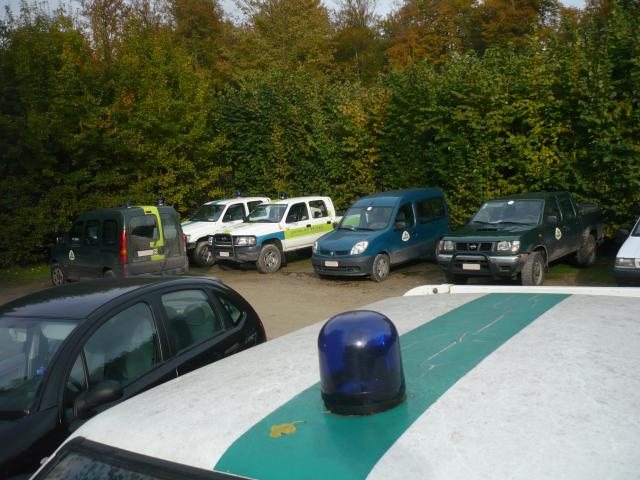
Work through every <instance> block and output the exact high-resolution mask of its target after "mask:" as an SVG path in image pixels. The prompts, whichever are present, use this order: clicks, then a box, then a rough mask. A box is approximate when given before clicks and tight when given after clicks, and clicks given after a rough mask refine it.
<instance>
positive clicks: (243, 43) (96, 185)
mask: <svg viewBox="0 0 640 480" xmlns="http://www.w3.org/2000/svg"><path fill="white" fill-rule="evenodd" d="M238 5H239V8H240V9H241V11H242V12H243V20H242V21H237V22H231V21H230V20H229V19H228V18H226V17H225V16H224V15H223V12H222V10H221V8H220V5H219V4H218V3H217V0H163V1H150V0H131V1H124V0H84V1H83V3H82V8H81V11H79V12H75V13H69V12H67V11H65V10H62V9H59V10H57V11H55V12H53V13H48V12H45V11H43V9H42V8H40V7H38V6H37V5H28V4H23V5H22V8H21V10H20V12H18V13H7V14H6V15H5V18H4V20H3V21H2V22H1V23H0V159H1V160H0V162H1V163H0V195H1V197H2V198H1V201H0V223H1V224H2V226H3V228H2V235H0V266H6V265H11V264H15V263H28V262H32V261H36V260H39V259H42V258H46V256H47V252H48V247H49V246H50V245H51V243H52V242H53V241H54V238H55V236H56V234H58V233H60V232H62V231H65V230H66V229H67V228H68V226H69V225H70V222H71V220H72V219H73V217H74V216H75V215H77V214H78V213H80V212H82V211H85V210H88V209H92V208H98V207H109V206H119V205H122V204H124V203H125V202H127V201H132V202H133V203H151V202H154V203H155V201H156V200H157V199H158V198H163V199H164V200H165V203H167V204H171V205H173V206H175V208H176V209H177V210H178V212H179V213H180V214H181V215H182V216H183V217H186V216H188V214H189V213H190V212H192V211H193V210H194V209H195V208H196V207H197V206H198V205H200V204H201V203H203V202H204V201H207V200H211V199H214V198H220V197H229V196H233V195H234V192H236V191H237V190H240V191H242V193H243V194H245V195H249V194H268V195H271V196H276V195H277V193H278V192H287V193H288V194H289V195H290V196H293V195H298V194H326V195H330V196H332V197H333V199H334V202H335V203H336V204H337V206H338V207H339V208H344V207H346V206H347V205H348V204H349V203H350V202H352V201H353V200H355V199H357V198H358V197H360V196H363V195H365V194H369V193H372V192H376V191H380V190H386V189H393V188H405V187H413V186H437V187H440V188H442V189H443V190H444V191H445V194H446V196H447V200H448V203H449V205H450V210H451V215H452V220H453V224H454V226H455V225H460V224H461V223H463V222H464V220H465V219H466V218H468V217H469V216H470V215H471V214H472V213H473V211H474V210H475V209H476V208H477V207H478V206H479V205H480V203H481V202H482V201H483V200H484V199H488V198H491V197H494V196H497V195H504V194H511V193H515V192H521V191H534V190H555V189H562V190H569V191H572V192H574V193H575V194H576V195H577V196H578V198H579V199H582V200H589V201H593V202H595V203H597V204H599V205H600V206H601V207H602V208H603V210H604V214H605V221H606V225H607V230H606V231H607V233H608V234H609V235H612V234H613V233H614V232H615V231H616V230H617V229H618V228H619V227H621V226H628V224H629V223H630V222H632V221H633V219H634V218H633V217H634V215H638V214H639V213H640V212H639V211H638V207H637V206H638V204H639V202H640V188H639V187H640V113H639V112H640V110H639V109H638V103H639V102H640V4H639V3H638V2H637V1H632V0H629V1H622V2H616V1H613V2H611V1H609V0H591V1H590V3H588V4H587V6H586V8H585V9H584V10H575V9H567V8H563V7H562V6H561V4H559V3H558V2H557V1H556V0H485V1H483V2H477V1H473V0H404V2H403V3H402V4H401V5H399V6H398V8H397V9H396V10H395V11H393V12H392V13H391V14H389V15H388V16H387V17H385V18H381V17H379V16H377V15H376V14H375V9H374V6H375V5H374V3H372V0H342V1H341V3H339V6H338V8H337V9H336V10H335V11H330V10H328V9H327V7H326V6H325V5H324V4H322V3H321V2H320V1H319V0H241V1H240V3H239V4H238Z"/></svg>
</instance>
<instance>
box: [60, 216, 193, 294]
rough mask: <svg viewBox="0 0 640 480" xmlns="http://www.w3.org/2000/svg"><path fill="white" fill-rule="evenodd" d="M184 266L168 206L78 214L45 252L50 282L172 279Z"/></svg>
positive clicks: (182, 249)
mask: <svg viewBox="0 0 640 480" xmlns="http://www.w3.org/2000/svg"><path fill="white" fill-rule="evenodd" d="M188 268H189V262H188V260H187V255H186V244H185V238H184V235H183V233H182V227H181V226H180V221H179V219H178V214H177V213H176V211H175V210H174V209H173V207H167V206H163V205H159V206H148V205H144V206H135V207H122V208H104V209H100V210H92V211H90V212H87V213H84V214H82V215H80V216H79V217H78V218H76V220H75V221H74V222H73V225H72V227H71V230H70V231H69V233H67V234H66V235H64V236H63V237H61V238H58V239H57V243H56V244H55V245H54V246H53V248H52V249H51V281H52V283H53V284H54V285H62V284H63V283H65V282H67V281H71V280H74V281H77V280H85V279H91V278H101V277H130V276H133V275H140V274H144V273H151V274H157V275H160V274H162V275H173V274H179V273H184V272H186V271H187V270H188Z"/></svg>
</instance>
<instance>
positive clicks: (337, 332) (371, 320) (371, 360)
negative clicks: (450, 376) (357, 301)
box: [318, 310, 405, 415]
mask: <svg viewBox="0 0 640 480" xmlns="http://www.w3.org/2000/svg"><path fill="white" fill-rule="evenodd" d="M318 357H319V360H320V389H321V392H322V399H323V400H324V404H325V406H326V407H327V409H328V410H329V411H331V412H333V413H336V414H340V415H371V414H374V413H378V412H382V411H384V410H388V409H390V408H392V407H395V406H396V405H398V404H399V403H402V402H403V401H404V399H405V382H404V373H403V370H402V357H401V355H400V340H399V337H398V330H396V327H395V325H394V324H393V323H392V322H391V320H389V319H388V318H387V317H386V316H384V315H382V314H381V313H378V312H373V311H370V310H355V311H351V312H345V313H340V314H338V315H336V316H334V317H332V318H331V319H329V320H328V321H327V323H325V324H324V326H323V327H322V329H321V330H320V334H319V335H318Z"/></svg>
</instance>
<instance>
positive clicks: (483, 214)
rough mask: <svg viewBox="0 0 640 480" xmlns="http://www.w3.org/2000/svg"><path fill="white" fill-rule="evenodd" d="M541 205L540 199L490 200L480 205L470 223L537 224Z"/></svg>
mask: <svg viewBox="0 0 640 480" xmlns="http://www.w3.org/2000/svg"><path fill="white" fill-rule="evenodd" d="M543 206H544V204H543V202H542V200H491V201H489V202H485V203H484V204H483V205H482V206H481V207H480V210H478V213H476V214H475V216H474V217H473V218H472V219H471V223H484V224H489V225H497V224H510V225H537V224H538V222H540V216H541V215H542V208H543Z"/></svg>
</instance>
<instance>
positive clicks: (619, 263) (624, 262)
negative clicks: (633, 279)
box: [616, 258, 636, 268]
mask: <svg viewBox="0 0 640 480" xmlns="http://www.w3.org/2000/svg"><path fill="white" fill-rule="evenodd" d="M635 266H636V261H635V258H616V267H626V268H630V267H635Z"/></svg>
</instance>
